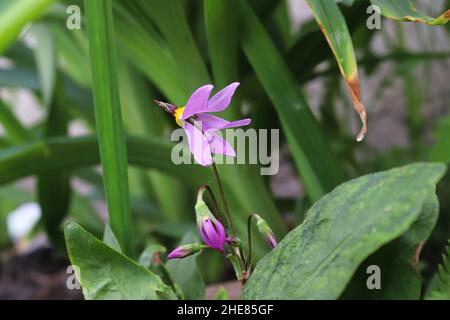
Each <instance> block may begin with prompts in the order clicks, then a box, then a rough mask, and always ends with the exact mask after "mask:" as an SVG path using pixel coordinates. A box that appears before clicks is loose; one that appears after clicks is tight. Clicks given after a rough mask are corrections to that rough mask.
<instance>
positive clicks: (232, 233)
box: [212, 162, 234, 236]
mask: <svg viewBox="0 0 450 320" xmlns="http://www.w3.org/2000/svg"><path fill="white" fill-rule="evenodd" d="M212 167H213V172H214V177H215V179H216V183H217V188H218V189H219V193H220V198H221V199H222V204H223V207H224V209H225V218H226V220H227V221H226V223H227V226H228V228H229V233H230V236H234V227H233V222H232V221H231V215H230V211H229V209H228V204H227V201H226V199H225V193H224V191H223V186H222V181H221V180H220V176H219V172H218V170H217V166H216V163H215V162H213V164H212Z"/></svg>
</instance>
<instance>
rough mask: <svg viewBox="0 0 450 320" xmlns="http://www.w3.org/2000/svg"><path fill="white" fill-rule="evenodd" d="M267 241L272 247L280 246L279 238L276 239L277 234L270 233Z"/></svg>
mask: <svg viewBox="0 0 450 320" xmlns="http://www.w3.org/2000/svg"><path fill="white" fill-rule="evenodd" d="M266 241H267V243H268V244H269V246H271V247H272V249H275V248H276V247H277V246H278V243H277V239H275V235H274V234H273V233H272V234H270V235H268V237H267V238H266Z"/></svg>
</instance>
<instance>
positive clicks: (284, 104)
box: [239, 1, 343, 201]
mask: <svg viewBox="0 0 450 320" xmlns="http://www.w3.org/2000/svg"><path fill="white" fill-rule="evenodd" d="M239 4H240V6H239V7H240V17H241V19H240V23H241V36H242V38H241V45H242V48H243V49H244V52H245V54H246V56H247V59H248V60H249V61H250V63H251V65H252V66H253V69H254V70H255V72H256V74H257V76H258V78H259V80H260V81H261V83H262V85H263V87H264V89H265V90H266V92H267V94H268V95H269V97H270V99H271V101H272V103H273V104H274V106H275V108H276V111H277V113H278V115H279V117H280V120H281V124H282V126H283V129H284V131H285V133H286V136H287V140H288V142H289V146H290V148H291V152H292V154H293V156H294V159H295V163H296V165H297V168H298V170H299V172H300V174H301V176H302V178H303V182H304V183H305V186H306V189H307V192H308V195H309V197H310V198H311V199H312V200H313V201H316V200H318V199H320V198H321V197H322V196H323V195H324V194H325V193H326V192H328V191H330V190H331V189H332V188H333V187H335V186H336V185H337V184H339V182H341V181H342V180H343V173H342V171H341V169H340V168H339V167H338V166H337V164H338V163H339V161H338V160H337V159H335V157H334V156H333V154H332V153H331V151H330V148H329V146H328V144H327V142H326V140H325V137H324V136H323V133H322V131H321V129H320V126H319V125H318V123H317V121H316V120H315V118H314V116H313V114H312V113H311V110H310V109H309V106H308V104H307V102H306V100H305V98H304V96H303V95H302V94H301V92H300V91H299V90H298V88H297V84H296V82H295V80H294V78H293V76H292V74H291V73H290V71H289V69H288V67H287V65H286V63H285V62H284V61H283V59H282V57H281V55H280V53H279V52H278V50H277V49H276V47H275V45H274V44H273V42H272V41H271V39H270V37H269V36H268V34H267V32H266V31H265V30H264V27H263V26H262V25H261V23H260V22H259V21H258V18H257V17H256V15H255V14H254V13H253V11H252V10H251V8H250V7H249V6H248V4H247V3H246V2H245V1H240V2H239ZM261 112H263V111H262V110H261Z"/></svg>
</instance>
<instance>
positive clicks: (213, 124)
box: [197, 113, 252, 131]
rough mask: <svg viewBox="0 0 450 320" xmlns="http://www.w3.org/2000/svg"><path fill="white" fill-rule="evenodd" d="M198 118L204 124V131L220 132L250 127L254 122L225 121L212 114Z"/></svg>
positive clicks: (244, 120) (200, 115) (198, 116)
mask: <svg viewBox="0 0 450 320" xmlns="http://www.w3.org/2000/svg"><path fill="white" fill-rule="evenodd" d="M197 118H198V120H199V121H201V122H202V126H203V130H204V131H208V130H220V129H227V128H237V127H242V126H247V125H249V124H250V123H251V122H252V120H251V119H241V120H236V121H231V122H230V121H227V120H225V119H222V118H219V117H216V116H213V115H210V114H205V113H202V114H198V115H197Z"/></svg>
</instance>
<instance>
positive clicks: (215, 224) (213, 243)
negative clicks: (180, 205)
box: [195, 197, 227, 251]
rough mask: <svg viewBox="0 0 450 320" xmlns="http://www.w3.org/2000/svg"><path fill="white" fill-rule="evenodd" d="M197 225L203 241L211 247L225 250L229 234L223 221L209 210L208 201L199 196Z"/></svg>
mask: <svg viewBox="0 0 450 320" xmlns="http://www.w3.org/2000/svg"><path fill="white" fill-rule="evenodd" d="M195 213H196V218H197V226H198V229H199V231H200V236H201V237H202V239H203V241H204V242H205V243H206V244H207V245H209V246H210V247H211V248H213V249H216V250H219V251H224V248H225V242H226V239H227V235H226V232H225V228H224V227H223V225H222V223H220V221H219V220H217V219H216V218H215V217H214V215H213V214H212V213H211V211H210V210H209V208H208V206H207V205H206V203H205V202H204V201H203V200H202V199H201V197H199V198H198V199H197V203H196V205H195Z"/></svg>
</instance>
